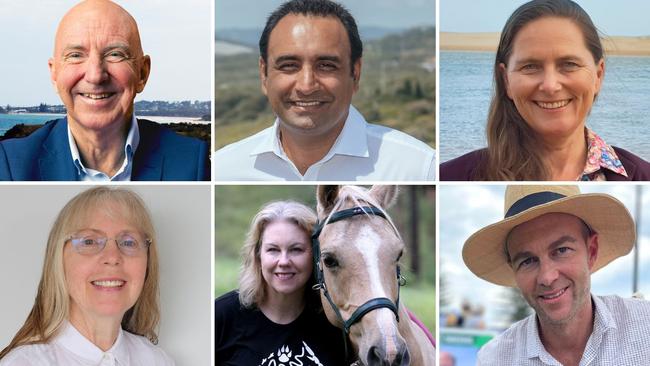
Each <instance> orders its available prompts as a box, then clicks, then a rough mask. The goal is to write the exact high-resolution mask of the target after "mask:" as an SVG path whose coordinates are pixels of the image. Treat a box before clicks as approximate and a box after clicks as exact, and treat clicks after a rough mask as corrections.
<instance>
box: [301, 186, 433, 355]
mask: <svg viewBox="0 0 650 366" xmlns="http://www.w3.org/2000/svg"><path fill="white" fill-rule="evenodd" d="M317 191H318V192H317V199H318V220H319V223H318V224H317V226H316V228H315V229H314V235H313V236H312V241H313V245H314V258H315V266H314V269H315V274H316V278H317V281H318V282H319V284H318V285H316V286H315V287H316V288H319V289H320V291H321V300H322V303H323V309H324V310H325V313H326V315H327V318H328V319H329V321H330V322H331V323H332V324H334V325H335V326H338V327H340V328H343V329H344V338H346V339H347V338H349V341H350V343H351V345H352V348H353V349H354V351H355V352H356V353H357V355H358V359H359V362H361V363H363V364H364V365H367V366H375V365H388V366H404V365H412V366H432V365H434V364H435V349H434V347H433V345H432V344H431V342H430V341H429V340H428V338H427V336H426V335H425V333H424V331H423V330H422V329H421V328H419V327H418V326H417V325H416V324H415V323H414V322H412V321H411V320H410V318H409V315H408V313H407V311H406V309H405V307H404V306H403V304H400V302H399V286H400V282H401V276H400V274H399V263H398V262H399V259H400V257H401V256H402V252H403V250H404V243H403V242H402V240H401V238H400V235H399V233H398V232H397V229H396V228H395V225H394V224H393V222H392V221H391V219H390V217H389V216H388V214H387V213H386V212H385V211H384V208H387V207H388V206H390V205H391V204H392V203H393V201H394V199H395V197H396V196H397V187H395V186H374V187H372V189H370V190H369V191H367V190H365V189H363V188H360V187H355V186H344V187H338V186H319V187H318V189H317ZM345 342H346V347H347V340H346V341H345Z"/></svg>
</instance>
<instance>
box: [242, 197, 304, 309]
mask: <svg viewBox="0 0 650 366" xmlns="http://www.w3.org/2000/svg"><path fill="white" fill-rule="evenodd" d="M283 220H284V221H289V222H292V223H294V224H296V225H298V227H300V228H301V229H302V230H304V231H305V232H306V233H307V235H308V236H311V232H312V230H313V228H314V225H315V224H316V214H315V213H314V211H313V210H312V209H310V208H309V207H307V206H305V205H303V204H302V203H298V202H295V201H276V202H271V203H267V204H266V205H264V206H263V207H262V209H261V210H260V212H258V213H257V215H255V217H254V218H253V221H252V222H251V226H250V229H249V231H248V235H247V237H246V242H245V243H244V246H243V248H242V252H241V254H242V266H241V269H240V276H239V302H240V303H241V305H242V306H244V307H246V308H252V307H256V306H258V305H259V304H260V303H261V302H263V301H264V299H265V298H266V286H265V284H264V278H263V277H262V264H261V259H260V247H261V243H262V235H263V234H264V230H265V229H266V227H267V226H268V225H269V224H270V223H272V222H275V221H283ZM310 248H311V247H310Z"/></svg>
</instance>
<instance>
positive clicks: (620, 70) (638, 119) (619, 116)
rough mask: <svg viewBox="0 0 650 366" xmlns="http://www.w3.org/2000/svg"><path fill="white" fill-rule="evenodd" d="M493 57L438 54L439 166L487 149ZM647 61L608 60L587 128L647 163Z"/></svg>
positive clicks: (649, 103) (649, 64)
mask: <svg viewBox="0 0 650 366" xmlns="http://www.w3.org/2000/svg"><path fill="white" fill-rule="evenodd" d="M493 63H494V53H489V52H444V51H442V52H440V118H439V121H440V127H439V128H440V142H439V149H440V161H443V162H444V161H447V160H449V159H453V158H455V157H457V156H460V155H462V154H464V153H466V152H469V151H471V150H475V149H479V148H482V147H485V146H486V142H485V141H486V139H485V123H486V119H487V112H488V107H489V104H490V97H491V95H492V64H493ZM648 119H650V57H628V56H609V57H607V59H606V61H605V80H604V82H603V88H602V90H601V93H600V95H599V96H598V100H597V101H596V103H595V104H594V106H593V107H592V110H591V114H590V115H589V117H587V126H588V127H589V128H591V129H593V130H594V131H596V133H598V134H599V135H600V136H601V137H602V138H603V139H604V140H605V141H606V142H607V143H608V144H610V145H615V146H619V147H622V148H624V149H626V150H629V151H631V152H633V153H635V154H636V155H639V156H641V157H642V158H644V159H646V160H650V143H649V142H648V137H649V136H650V131H648V126H649V124H648V123H647V120H648Z"/></svg>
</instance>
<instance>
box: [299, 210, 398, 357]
mask: <svg viewBox="0 0 650 366" xmlns="http://www.w3.org/2000/svg"><path fill="white" fill-rule="evenodd" d="M363 214H366V215H373V216H379V217H381V218H383V219H385V220H388V219H387V218H386V215H385V214H384V213H383V211H382V210H380V209H379V208H377V207H373V206H363V207H353V208H348V209H345V210H341V211H337V212H335V213H333V214H332V215H331V217H330V219H329V221H323V222H320V221H319V222H317V223H316V226H314V232H313V234H312V235H311V243H312V253H313V257H314V276H315V277H316V281H317V283H316V284H315V285H314V286H313V289H314V290H323V294H324V295H325V298H326V299H327V301H328V302H329V303H330V306H331V307H332V310H334V313H335V314H336V317H337V318H338V319H339V321H340V322H341V323H342V324H343V340H344V343H345V353H346V354H347V347H348V343H347V336H348V334H349V333H350V327H352V325H354V324H355V323H357V322H358V321H360V320H361V318H363V316H364V315H366V314H367V313H369V312H371V311H373V310H376V309H381V308H387V309H390V311H392V312H393V313H394V314H395V318H396V319H397V321H398V322H399V288H400V287H401V286H403V285H404V284H405V282H406V280H405V278H404V277H403V276H402V275H401V273H400V268H399V265H398V266H397V270H396V272H397V283H398V286H397V300H396V301H395V302H394V303H393V301H392V300H391V299H389V298H386V297H376V298H373V299H370V300H368V301H366V302H365V303H364V304H363V305H361V306H359V307H358V308H357V310H355V311H354V312H353V313H352V315H351V316H350V319H348V320H344V319H343V316H342V315H341V311H340V310H339V308H338V307H336V305H334V301H332V298H331V297H330V294H329V291H327V286H326V285H325V274H324V273H323V267H322V266H321V263H320V257H321V253H320V241H319V240H318V237H319V236H320V233H321V231H323V228H324V226H325V225H327V224H331V223H334V222H337V221H341V220H345V219H348V218H350V217H353V216H358V215H363Z"/></svg>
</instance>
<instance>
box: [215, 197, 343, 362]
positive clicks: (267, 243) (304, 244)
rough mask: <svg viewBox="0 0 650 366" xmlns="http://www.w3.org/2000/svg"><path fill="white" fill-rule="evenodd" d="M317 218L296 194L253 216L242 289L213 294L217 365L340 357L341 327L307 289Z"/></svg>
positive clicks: (244, 255)
mask: <svg viewBox="0 0 650 366" xmlns="http://www.w3.org/2000/svg"><path fill="white" fill-rule="evenodd" d="M315 222H316V215H315V214H314V212H313V211H312V210H311V209H310V208H308V207H307V206H305V205H303V204H300V203H297V202H293V201H280V202H272V203H269V204H267V205H265V206H264V207H262V209H261V210H260V212H259V213H258V214H257V215H256V216H255V218H254V219H253V222H252V224H251V228H250V231H249V233H248V237H247V239H246V243H245V244H244V247H243V249H242V255H243V263H242V267H241V272H240V279H239V289H238V290H234V291H231V292H229V293H227V294H225V295H223V296H221V297H219V298H218V299H217V300H216V305H215V312H216V317H215V321H216V348H215V349H216V364H217V365H224V366H225V365H251V366H255V365H260V366H261V365H265V366H266V365H268V366H271V365H281V364H284V365H294V364H295V365H304V366H312V365H314V366H330V365H332V366H334V365H344V364H345V354H344V344H343V341H342V339H341V333H340V330H339V329H337V328H335V327H334V326H332V325H331V324H330V323H329V322H328V320H327V318H326V317H325V314H324V313H323V312H322V309H321V305H320V299H319V298H318V293H317V292H316V291H312V290H311V286H312V285H313V284H314V279H313V264H312V251H311V242H310V235H311V231H312V228H313V226H314V224H315ZM348 364H349V363H348Z"/></svg>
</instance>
